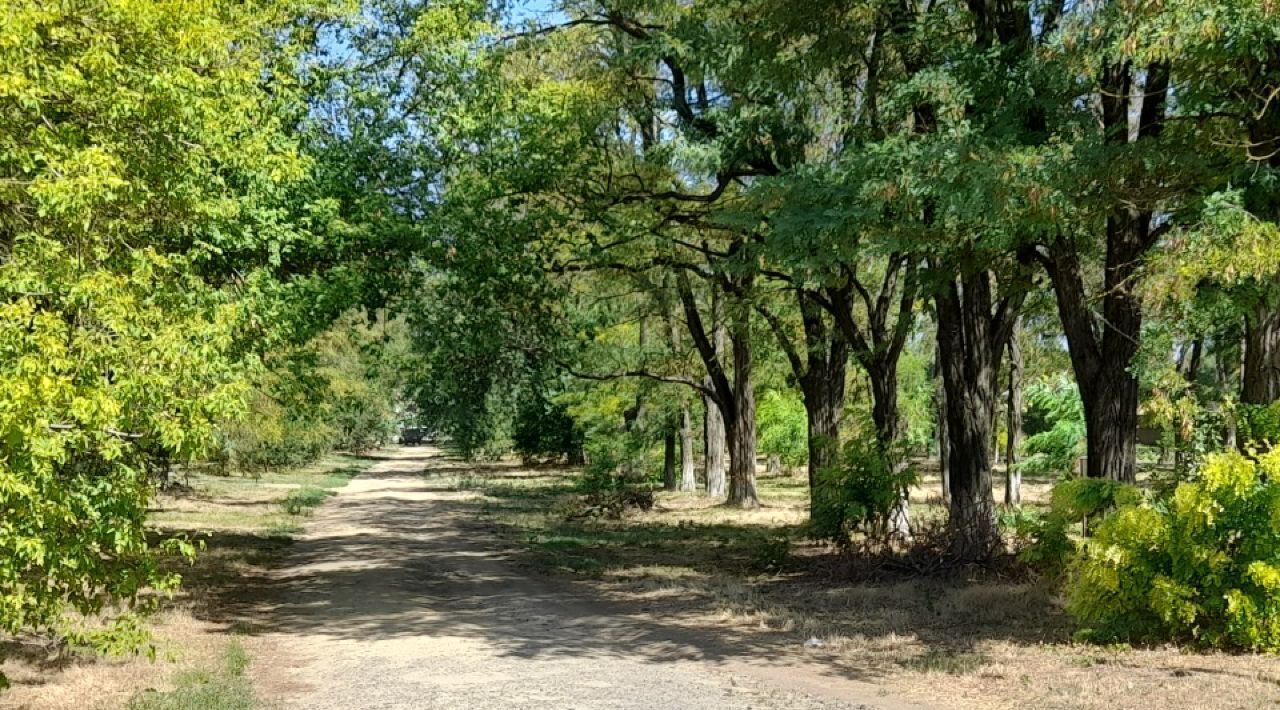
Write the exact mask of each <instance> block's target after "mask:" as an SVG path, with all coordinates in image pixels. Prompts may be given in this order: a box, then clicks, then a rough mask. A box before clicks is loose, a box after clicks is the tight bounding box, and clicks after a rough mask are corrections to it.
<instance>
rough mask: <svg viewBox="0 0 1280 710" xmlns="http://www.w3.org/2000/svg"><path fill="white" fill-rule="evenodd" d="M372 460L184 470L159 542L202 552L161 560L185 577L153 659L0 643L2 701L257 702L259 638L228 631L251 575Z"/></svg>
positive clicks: (18, 641)
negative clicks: (250, 666) (253, 675)
mask: <svg viewBox="0 0 1280 710" xmlns="http://www.w3.org/2000/svg"><path fill="white" fill-rule="evenodd" d="M372 463H373V461H372V460H371V459H362V458H358V457H354V456H330V457H326V458H325V459H323V460H321V461H319V462H317V463H316V464H313V465H310V466H306V467H300V468H297V469H290V470H282V471H271V472H262V473H249V474H232V475H225V476H224V475H217V474H215V473H212V472H209V471H204V470H189V471H184V472H179V473H178V474H177V475H176V476H175V479H176V480H177V482H178V483H179V484H181V485H178V486H175V487H173V488H171V489H169V490H167V491H165V492H162V493H161V494H159V495H158V496H157V498H156V499H155V501H154V502H153V506H152V509H151V511H150V513H149V516H148V523H149V525H150V527H151V528H152V534H153V535H154V537H155V538H156V539H160V538H163V537H165V536H168V535H172V534H175V533H176V534H184V535H187V536H188V537H189V538H190V539H191V540H193V541H195V542H197V543H199V544H200V545H201V546H202V547H203V549H202V550H201V551H200V552H199V554H198V556H197V557H196V560H195V562H194V563H193V564H188V563H187V562H185V561H184V560H180V559H176V558H175V559H171V560H168V561H166V562H165V565H166V566H167V567H168V568H170V569H172V570H173V571H174V572H177V573H178V574H180V575H181V576H182V578H183V585H182V589H181V591H180V592H179V593H178V594H177V595H176V596H175V597H173V598H172V599H165V600H162V601H161V609H160V611H159V612H158V613H157V614H156V615H154V616H153V617H151V618H150V619H149V623H148V626H149V628H150V630H151V632H152V635H153V644H154V645H155V647H156V650H157V653H156V660H155V661H152V660H150V659H148V658H146V657H145V656H127V657H120V658H108V657H101V656H95V655H92V654H89V653H81V652H77V651H76V650H75V649H68V648H65V647H63V646H61V645H59V644H57V643H55V642H53V641H52V640H50V639H47V638H40V637H22V638H11V639H3V638H0V659H3V662H2V663H0V672H3V673H4V674H5V675H6V676H8V677H9V678H10V680H11V681H12V683H13V687H12V688H11V689H10V690H8V691H5V692H4V694H3V695H0V707H19V708H24V710H62V709H63V708H72V707H74V708H78V709H79V710H94V709H97V708H103V709H107V708H111V709H115V710H118V709H119V708H122V707H127V708H129V709H130V710H186V709H187V708H191V709H192V710H195V709H197V708H198V709H200V710H205V709H209V710H240V709H241V708H251V707H254V701H253V696H252V692H251V690H252V687H251V684H250V681H249V679H248V678H247V676H246V675H245V672H244V669H245V666H246V664H247V662H248V659H249V657H250V656H252V655H256V651H257V650H256V649H255V647H254V643H255V642H256V640H255V639H252V638H251V637H246V638H244V639H239V638H232V640H231V641H230V642H228V636H227V634H228V632H229V631H232V630H234V629H236V628H237V626H236V619H235V605H236V604H237V603H238V600H239V599H240V595H241V594H242V593H244V587H245V581H246V580H251V579H254V578H256V577H258V576H260V575H262V574H263V572H264V570H265V569H266V568H267V567H268V566H270V565H271V564H272V563H273V562H274V561H275V560H277V559H279V557H280V556H281V555H282V554H283V553H284V551H285V550H287V548H288V547H289V545H290V544H291V536H292V535H294V534H296V533H297V532H298V531H299V530H301V528H302V526H303V524H304V523H305V521H306V520H307V516H308V515H309V514H310V513H312V512H313V511H314V510H315V506H316V505H318V504H320V503H322V502H323V501H325V500H327V499H328V498H329V497H330V496H332V495H333V494H334V493H335V492H336V489H338V488H340V487H342V486H344V485H346V483H347V482H348V481H350V480H351V479H352V478H353V477H355V476H356V475H358V474H359V473H360V472H362V471H363V470H365V469H366V468H368V467H369V466H370V465H371V464H372Z"/></svg>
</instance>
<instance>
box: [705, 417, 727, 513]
mask: <svg viewBox="0 0 1280 710" xmlns="http://www.w3.org/2000/svg"><path fill="white" fill-rule="evenodd" d="M703 405H704V406H705V407H706V416H705V417H704V420H703V421H704V423H705V426H704V427H703V428H704V430H705V431H704V435H703V436H704V442H705V443H704V468H705V469H706V471H705V474H704V475H705V478H706V481H705V482H706V488H707V495H709V496H711V497H713V498H722V497H724V495H725V493H726V492H727V490H728V488H727V486H726V474H727V473H728V470H729V466H728V441H727V440H726V438H725V426H724V417H723V416H721V414H720V406H719V405H717V404H716V403H715V401H714V400H712V399H711V398H710V397H705V398H703Z"/></svg>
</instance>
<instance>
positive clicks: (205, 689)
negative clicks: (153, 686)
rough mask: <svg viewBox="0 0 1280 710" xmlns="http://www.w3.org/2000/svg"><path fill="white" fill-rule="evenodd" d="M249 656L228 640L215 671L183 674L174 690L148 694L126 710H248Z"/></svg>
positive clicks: (136, 698) (251, 701) (250, 704)
mask: <svg viewBox="0 0 1280 710" xmlns="http://www.w3.org/2000/svg"><path fill="white" fill-rule="evenodd" d="M248 666H249V654H247V653H246V652H245V650H244V646H242V645H241V644H240V642H239V641H236V640H232V641H231V643H229V644H227V648H226V650H225V651H223V654H222V658H221V659H220V663H219V664H218V666H217V667H216V668H212V669H197V670H188V671H183V672H181V673H179V674H178V676H177V677H176V678H175V679H174V686H175V687H174V689H173V690H169V691H163V692H161V691H154V690H148V691H143V692H142V693H139V694H138V695H135V696H134V697H133V699H131V700H130V701H129V710H252V708H254V706H255V705H256V701H255V699H254V696H253V685H252V684H251V683H250V682H249V679H248V678H247V677H246V676H245V670H246V669H247V668H248Z"/></svg>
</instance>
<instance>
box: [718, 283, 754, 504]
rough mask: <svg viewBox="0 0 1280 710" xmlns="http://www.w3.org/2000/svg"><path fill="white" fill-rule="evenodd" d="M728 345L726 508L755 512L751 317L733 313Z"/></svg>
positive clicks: (741, 310)
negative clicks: (730, 384)
mask: <svg viewBox="0 0 1280 710" xmlns="http://www.w3.org/2000/svg"><path fill="white" fill-rule="evenodd" d="M732 320H733V329H732V332H731V333H730V334H729V342H730V345H731V347H732V349H733V399H732V405H733V406H731V407H727V409H729V410H730V411H723V410H722V413H723V414H724V415H725V424H726V426H725V438H726V439H727V440H728V443H729V497H728V500H727V501H726V502H727V503H728V504H729V505H732V506H737V507H741V508H757V507H759V506H760V499H759V498H758V497H757V495H756V393H755V381H754V380H753V372H752V366H753V362H752V351H751V346H752V343H751V314H750V313H747V312H746V311H745V309H742V308H739V309H738V310H736V311H735V312H734V313H733V318H732Z"/></svg>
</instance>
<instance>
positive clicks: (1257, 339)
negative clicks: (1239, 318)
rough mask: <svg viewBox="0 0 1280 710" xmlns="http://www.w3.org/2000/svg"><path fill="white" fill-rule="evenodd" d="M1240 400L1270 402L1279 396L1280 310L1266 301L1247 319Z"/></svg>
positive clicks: (1265, 403)
mask: <svg viewBox="0 0 1280 710" xmlns="http://www.w3.org/2000/svg"><path fill="white" fill-rule="evenodd" d="M1244 342H1245V347H1244V375H1243V378H1242V381H1241V387H1240V401H1241V402H1243V403H1245V404H1257V405H1268V404H1271V403H1272V402H1274V401H1276V400H1277V399H1280V309H1277V308H1275V307H1274V305H1273V304H1271V303H1268V302H1266V300H1264V301H1263V302H1261V303H1259V304H1258V305H1256V306H1255V307H1254V308H1253V313H1251V314H1249V316H1248V317H1247V318H1246V319H1245V341H1244Z"/></svg>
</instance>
